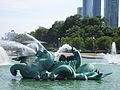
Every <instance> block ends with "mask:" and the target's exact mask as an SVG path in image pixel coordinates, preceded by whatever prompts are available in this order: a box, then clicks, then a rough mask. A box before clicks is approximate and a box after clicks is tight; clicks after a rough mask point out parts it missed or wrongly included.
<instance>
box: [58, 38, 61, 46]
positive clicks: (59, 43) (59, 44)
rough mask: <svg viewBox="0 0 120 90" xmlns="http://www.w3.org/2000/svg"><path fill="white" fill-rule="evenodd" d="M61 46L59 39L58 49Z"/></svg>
mask: <svg viewBox="0 0 120 90" xmlns="http://www.w3.org/2000/svg"><path fill="white" fill-rule="evenodd" d="M60 46H61V41H60V38H58V48H59V47H60Z"/></svg>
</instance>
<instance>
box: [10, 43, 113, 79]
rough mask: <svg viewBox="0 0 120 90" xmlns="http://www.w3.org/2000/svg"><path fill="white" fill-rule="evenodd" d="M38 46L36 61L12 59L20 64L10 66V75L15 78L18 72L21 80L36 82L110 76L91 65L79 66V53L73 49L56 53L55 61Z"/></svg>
mask: <svg viewBox="0 0 120 90" xmlns="http://www.w3.org/2000/svg"><path fill="white" fill-rule="evenodd" d="M38 46H39V47H40V49H39V50H37V53H36V55H35V56H36V57H37V59H35V60H34V61H33V62H29V61H27V58H28V57H29V56H21V57H18V58H14V60H16V61H20V63H19V64H14V65H13V66H11V68H10V72H11V74H12V75H14V76H16V75H17V71H18V70H19V71H20V74H21V75H22V77H23V78H30V79H36V80H56V79H76V80H100V79H101V78H103V77H105V76H107V75H110V74H111V73H107V74H103V73H100V72H99V71H98V70H97V69H96V70H95V68H94V66H93V65H92V64H81V55H80V52H79V51H78V50H77V49H76V48H74V47H71V46H69V47H70V48H64V49H66V50H64V51H60V52H59V53H57V54H59V58H57V59H56V58H55V55H54V54H53V53H51V52H49V51H47V50H46V49H45V48H43V46H41V44H39V45H38ZM67 51H69V53H68V52H67ZM66 52H67V55H66V54H65V53H66ZM71 53H72V54H71Z"/></svg>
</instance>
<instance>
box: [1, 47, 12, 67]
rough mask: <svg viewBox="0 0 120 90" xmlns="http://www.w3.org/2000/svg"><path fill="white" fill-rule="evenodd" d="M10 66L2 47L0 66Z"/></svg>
mask: <svg viewBox="0 0 120 90" xmlns="http://www.w3.org/2000/svg"><path fill="white" fill-rule="evenodd" d="M9 64H12V62H10V60H9V57H8V55H7V53H6V51H5V50H4V49H3V47H0V65H9Z"/></svg>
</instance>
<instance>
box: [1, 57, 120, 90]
mask: <svg viewBox="0 0 120 90" xmlns="http://www.w3.org/2000/svg"><path fill="white" fill-rule="evenodd" d="M82 63H92V64H94V65H95V67H96V68H97V69H98V70H100V71H101V72H103V73H108V72H112V73H113V74H112V75H110V76H107V77H105V78H103V79H102V80H97V81H95V80H85V81H82V80H65V81H64V80H55V81H36V80H34V79H24V80H23V79H22V77H21V76H20V74H19V75H18V76H16V77H14V76H12V75H11V74H10V71H9V69H10V66H11V65H4V66H0V90H120V65H119V64H108V63H107V62H106V61H105V60H102V59H83V60H82Z"/></svg>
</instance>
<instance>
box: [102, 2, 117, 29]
mask: <svg viewBox="0 0 120 90" xmlns="http://www.w3.org/2000/svg"><path fill="white" fill-rule="evenodd" d="M118 14H119V0H104V17H105V18H106V19H107V21H106V23H105V25H106V26H112V27H118Z"/></svg>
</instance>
